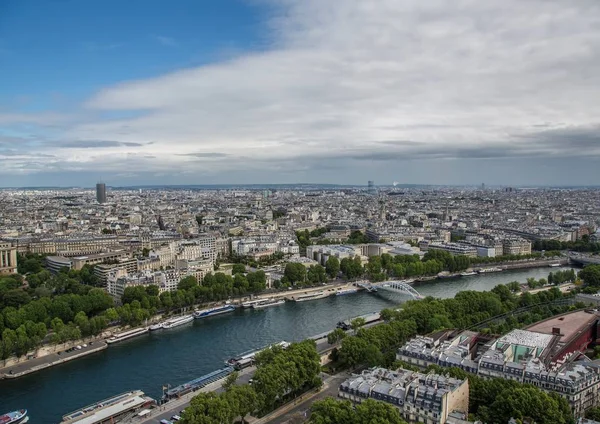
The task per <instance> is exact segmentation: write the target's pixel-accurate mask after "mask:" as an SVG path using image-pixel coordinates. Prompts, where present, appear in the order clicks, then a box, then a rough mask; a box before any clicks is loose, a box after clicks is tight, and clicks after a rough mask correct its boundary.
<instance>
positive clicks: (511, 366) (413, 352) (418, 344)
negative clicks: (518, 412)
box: [396, 316, 600, 416]
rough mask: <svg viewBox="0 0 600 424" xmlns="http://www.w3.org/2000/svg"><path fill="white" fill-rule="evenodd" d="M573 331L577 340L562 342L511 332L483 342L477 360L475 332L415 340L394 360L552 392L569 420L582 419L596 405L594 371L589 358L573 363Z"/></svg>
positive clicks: (599, 381) (598, 386)
mask: <svg viewBox="0 0 600 424" xmlns="http://www.w3.org/2000/svg"><path fill="white" fill-rule="evenodd" d="M579 319H580V317H578V316H574V317H573V320H579ZM584 324H585V323H584ZM575 332H576V333H577V334H578V336H573V338H570V339H566V340H562V336H561V335H560V334H544V333H540V332H533V331H527V330H513V331H511V332H510V333H508V334H506V335H504V336H503V337H500V338H499V339H497V340H493V341H492V342H490V343H488V344H487V345H486V346H485V351H484V352H483V354H481V355H480V356H479V357H477V358H474V349H473V346H474V344H475V340H474V337H473V334H475V333H471V332H465V333H462V334H460V335H459V336H457V337H456V338H455V339H453V340H450V341H446V342H442V343H436V341H435V340H433V339H432V338H429V337H422V336H418V337H416V338H414V339H412V340H410V341H409V342H407V343H406V344H405V345H404V346H402V347H401V348H400V349H398V352H397V355H396V358H397V359H398V360H401V361H404V362H406V363H409V364H411V365H416V366H419V367H423V368H424V367H427V366H428V365H431V364H435V365H439V366H443V367H457V368H460V369H462V370H464V371H466V372H469V373H473V374H477V375H479V376H480V377H483V378H503V379H510V380H515V381H519V382H521V383H526V384H531V385H534V386H536V387H538V388H540V389H542V390H545V391H549V392H556V393H558V394H559V395H560V396H562V397H564V398H565V399H566V400H567V401H568V402H569V405H570V406H571V409H572V411H573V413H574V414H575V416H582V415H583V413H584V412H585V410H586V409H589V408H591V407H594V406H598V405H599V404H600V368H599V366H598V365H597V364H595V363H593V362H590V361H589V360H584V361H577V362H575V359H577V357H578V356H580V352H579V351H577V350H575V351H573V350H571V351H569V348H568V346H579V347H581V346H582V345H581V344H580V343H579V340H580V339H581V337H579V333H578V331H575ZM586 337H587V336H586ZM475 338H476V336H475ZM565 351H568V352H567V353H563V352H565Z"/></svg>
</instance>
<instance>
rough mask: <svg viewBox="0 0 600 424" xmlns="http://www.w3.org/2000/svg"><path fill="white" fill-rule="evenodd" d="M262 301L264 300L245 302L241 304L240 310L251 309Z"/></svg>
mask: <svg viewBox="0 0 600 424" xmlns="http://www.w3.org/2000/svg"><path fill="white" fill-rule="evenodd" d="M264 301H265V299H258V300H249V301H247V302H244V303H242V308H244V309H248V308H253V307H254V305H256V304H257V303H261V302H264Z"/></svg>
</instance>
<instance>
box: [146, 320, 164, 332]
mask: <svg viewBox="0 0 600 424" xmlns="http://www.w3.org/2000/svg"><path fill="white" fill-rule="evenodd" d="M164 325H165V323H164V322H159V323H158V324H153V325H151V326H150V327H149V328H148V329H149V330H150V331H156V330H162V329H163V328H164V327H163V326H164Z"/></svg>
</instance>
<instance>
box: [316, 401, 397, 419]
mask: <svg viewBox="0 0 600 424" xmlns="http://www.w3.org/2000/svg"><path fill="white" fill-rule="evenodd" d="M310 422H311V423H315V424H378V423H386V424H406V422H405V421H403V420H402V417H401V416H400V411H399V410H398V408H395V407H394V406H392V405H390V404H387V403H384V402H379V401H376V400H373V399H366V400H365V401H364V402H361V403H360V404H358V405H356V408H353V406H352V403H350V402H349V401H347V400H336V399H334V398H326V399H323V400H320V401H317V402H315V403H313V405H312V407H311V416H310Z"/></svg>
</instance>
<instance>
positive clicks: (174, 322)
mask: <svg viewBox="0 0 600 424" xmlns="http://www.w3.org/2000/svg"><path fill="white" fill-rule="evenodd" d="M193 320H194V317H193V316H192V315H184V316H182V317H177V318H172V319H170V320H168V321H166V322H165V323H164V324H163V328H164V329H165V330H168V329H169V328H175V327H179V326H180V325H183V324H187V323H188V322H192V321H193Z"/></svg>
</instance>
